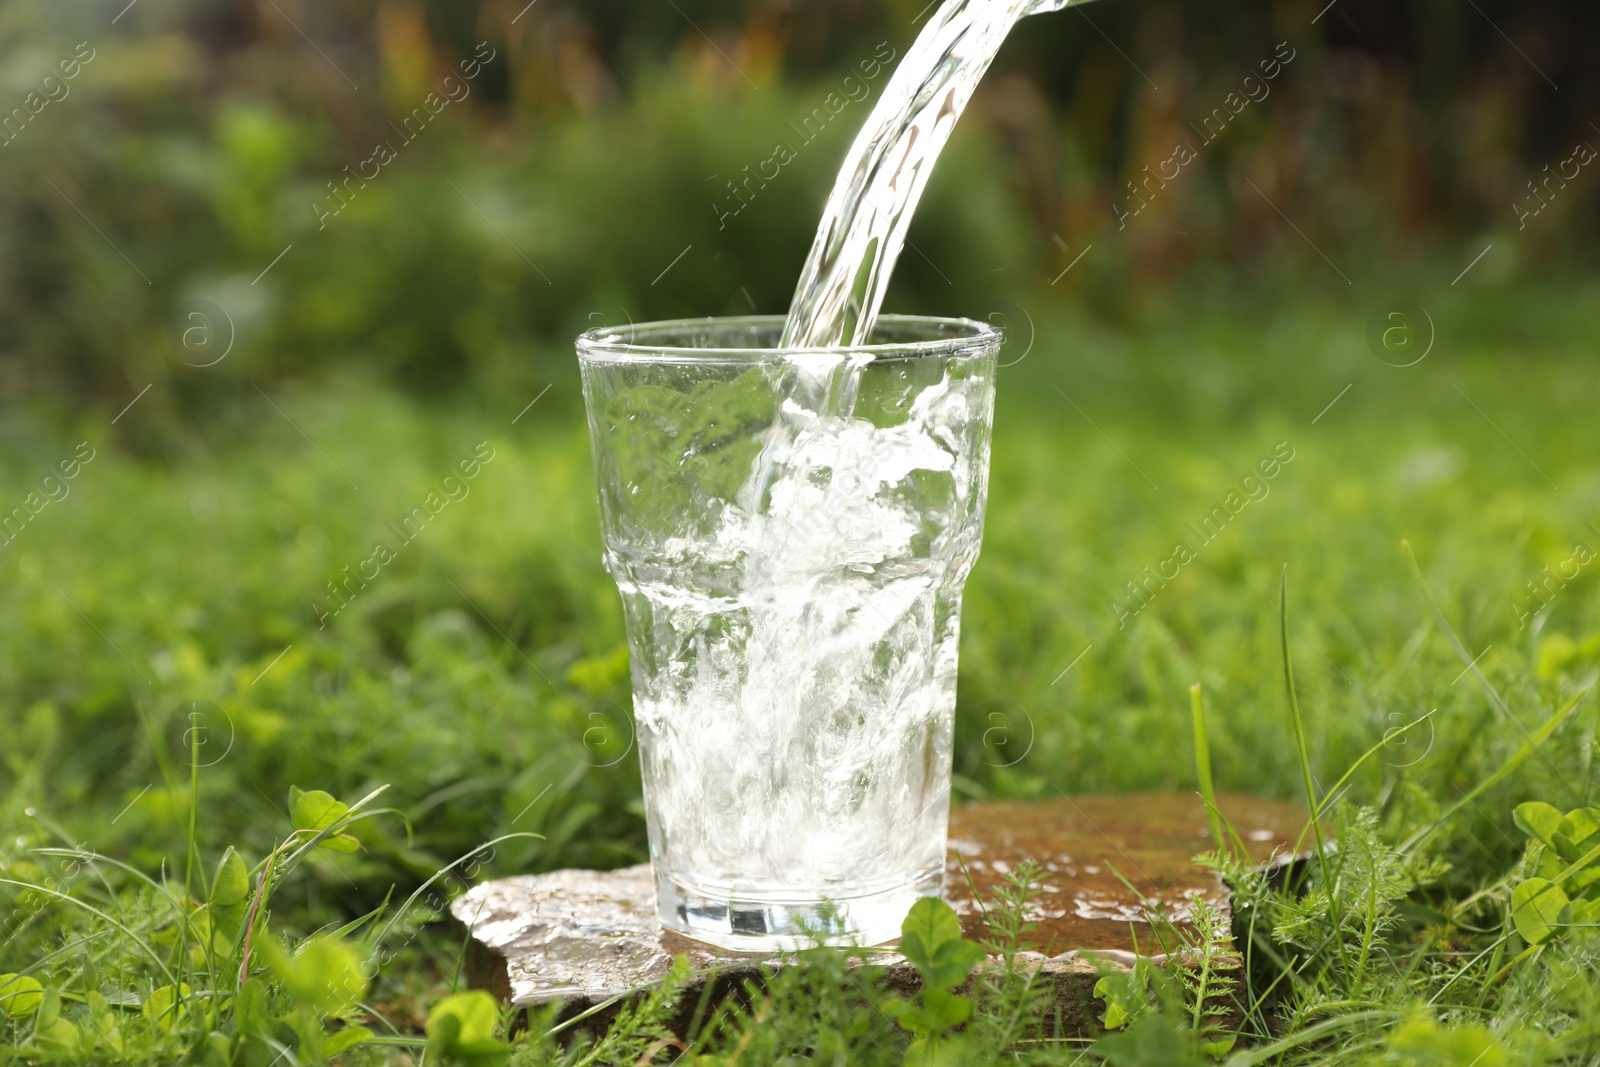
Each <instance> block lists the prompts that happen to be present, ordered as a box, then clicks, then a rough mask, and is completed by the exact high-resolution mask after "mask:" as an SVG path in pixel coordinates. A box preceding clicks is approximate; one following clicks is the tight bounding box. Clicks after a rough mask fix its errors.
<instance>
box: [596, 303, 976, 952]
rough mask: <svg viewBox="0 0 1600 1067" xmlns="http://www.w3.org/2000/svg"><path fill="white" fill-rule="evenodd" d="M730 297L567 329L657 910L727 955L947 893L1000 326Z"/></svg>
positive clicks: (895, 922)
mask: <svg viewBox="0 0 1600 1067" xmlns="http://www.w3.org/2000/svg"><path fill="white" fill-rule="evenodd" d="M782 329H783V320H782V319H781V318H777V317H765V316H751V317H741V318H725V319H691V320H682V321H676V322H658V323H650V324H644V325H629V326H620V327H608V328H605V329H600V330H593V331H591V332H589V333H586V334H584V335H583V336H581V337H579V338H578V341H577V349H578V358H579V362H580V365H581V368H582V373H583V392H584V400H585V403H586V406H587V409H588V416H589V432H590V439H591V443H592V445H593V452H594V469H595V482H596V485H597V488H598V491H599V503H600V517H601V526H602V531H603V536H604V542H605V552H604V559H605V564H606V567H607V569H608V570H609V571H610V573H611V575H612V576H613V577H614V578H615V579H616V582H617V587H618V589H619V590H620V591H621V594H622V602H623V611H624V619H625V625H626V627H627V632H628V647H629V652H630V657H631V666H632V680H633V701H634V713H635V718H636V720H637V736H638V740H639V756H640V760H641V764H642V768H643V782H644V806H645V817H646V821H647V823H648V827H649V836H650V859H651V863H652V865H653V869H654V875H655V885H656V905H657V908H658V911H659V913H660V917H661V923H662V925H663V926H664V927H666V928H667V929H669V930H673V931H676V932H678V933H681V934H685V935H688V936H690V937H694V938H698V939H700V940H702V941H707V942H710V943H712V944H715V945H719V946H721V947H723V948H728V949H734V950H747V951H760V952H765V951H771V950H775V949H787V948H793V947H798V946H800V945H803V944H806V943H811V942H814V941H816V940H823V941H827V942H830V943H842V942H854V943H858V944H876V943H880V942H883V941H888V940H891V939H893V938H894V937H896V936H898V934H899V929H900V923H901V921H902V920H903V919H904V917H905V913H906V911H907V909H908V908H909V907H910V906H911V904H912V903H913V902H915V900H916V899H917V898H918V897H920V896H926V895H930V894H937V893H938V892H939V890H940V888H941V886H942V881H943V876H944V859H945V830H946V818H947V815H948V810H949V804H950V744H951V730H952V720H953V717H954V711H955V695H956V653H957V646H958V643H959V637H960V617H961V588H962V583H963V582H965V580H966V578H967V575H968V573H969V572H970V571H971V569H972V565H973V563H974V561H975V560H976V559H977V555H978V545H979V542H980V540H981V538H982V534H983V512H984V502H985V497H986V493H987V485H988V471H989V437H990V429H991V425H992V421H993V407H994V374H995V354H996V352H997V351H998V349H999V346H1000V341H1001V335H1000V332H999V331H998V330H996V329H995V328H994V327H992V326H989V325H987V324H985V323H981V322H974V321H970V320H965V319H947V318H923V317H910V316H893V315H886V316H883V317H882V319H881V320H880V322H879V323H878V326H877V328H876V331H875V333H874V334H873V336H872V337H870V338H869V339H868V340H869V343H868V344H865V345H861V346H858V347H851V348H837V349H789V350H785V349H782V348H779V347H777V345H778V343H779V338H780V336H781V334H782Z"/></svg>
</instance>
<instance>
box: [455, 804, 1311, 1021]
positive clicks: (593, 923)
mask: <svg viewBox="0 0 1600 1067" xmlns="http://www.w3.org/2000/svg"><path fill="white" fill-rule="evenodd" d="M1217 806H1218V807H1219V808H1220V809H1221V810H1222V812H1223V814H1224V815H1226V816H1227V818H1228V820H1229V821H1230V822H1231V823H1232V824H1233V827H1234V829H1235V831H1237V833H1238V834H1239V836H1240V838H1241V839H1243V841H1244V843H1245V846H1246V847H1247V848H1248V849H1249V851H1250V854H1251V857H1252V858H1253V859H1255V860H1256V862H1257V863H1259V864H1261V865H1262V866H1263V867H1282V866H1286V865H1288V864H1290V863H1293V862H1295V861H1296V860H1299V859H1302V858H1304V852H1301V853H1300V854H1296V853H1295V852H1294V849H1295V848H1296V847H1297V845H1299V847H1301V848H1302V849H1303V848H1304V847H1305V846H1304V845H1303V843H1301V842H1300V836H1301V832H1302V830H1303V829H1304V828H1305V826H1306V811H1305V809H1304V808H1303V807H1300V806H1299V805H1295V804H1289V803H1285V802H1282V801H1276V800H1267V799H1263V798H1260V797H1247V796H1239V795H1231V794H1224V795H1222V796H1219V797H1218V798H1217ZM1211 847H1212V843H1211V830H1210V826H1209V824H1208V822H1207V819H1206V811H1205V804H1204V803H1203V802H1202V801H1201V800H1200V798H1199V797H1198V796H1197V795H1194V794H1180V793H1141V794H1131V795H1126V796H1079V797H1064V798H1062V799H1059V800H1046V801H1034V802H1018V803H983V804H970V805H966V806H963V807H959V808H955V809H952V811H951V812H950V835H949V854H948V859H947V861H946V872H945V893H944V895H945V899H946V900H948V901H949V902H950V904H951V906H952V907H954V908H955V910H956V912H957V913H958V914H959V915H960V916H961V920H962V926H963V927H964V929H965V931H966V933H967V936H968V937H971V938H978V937H982V936H984V935H985V933H986V931H985V924H984V920H983V915H982V909H980V908H979V906H978V904H977V901H976V900H975V899H974V897H973V892H972V886H973V885H976V887H977V890H978V894H979V897H980V899H982V900H983V901H984V902H985V905H987V902H988V901H989V899H990V898H991V896H992V894H993V891H994V890H995V889H996V888H997V887H998V886H999V885H1000V883H1001V881H1002V880H1003V878H1004V877H1005V874H1006V873H1007V872H1008V871H1010V870H1012V869H1013V868H1014V867H1015V866H1016V865H1017V864H1019V863H1021V862H1022V861H1023V860H1025V859H1028V858H1032V859H1033V860H1034V861H1035V862H1036V863H1038V864H1039V866H1040V868H1041V873H1042V876H1043V877H1042V880H1041V888H1042V890H1043V892H1042V893H1041V894H1040V895H1039V897H1038V898H1037V900H1036V901H1035V904H1034V911H1033V913H1032V914H1031V915H1030V916H1029V918H1030V920H1031V921H1033V922H1035V923H1036V924H1037V926H1036V928H1035V929H1034V931H1033V932H1032V933H1031V934H1030V935H1029V938H1028V940H1029V942H1030V943H1031V945H1032V947H1033V948H1035V949H1036V950H1037V951H1036V952H1031V953H1029V958H1030V959H1031V960H1032V961H1034V962H1036V963H1037V964H1038V965H1039V966H1040V967H1041V968H1042V970H1043V973H1044V976H1045V977H1046V978H1047V979H1048V980H1049V983H1050V984H1051V985H1052V986H1053V987H1054V989H1055V992H1056V994H1057V995H1056V1000H1057V1002H1058V1004H1059V1005H1060V1006H1061V1007H1063V1008H1064V1009H1068V1010H1066V1011H1064V1012H1063V1015H1064V1016H1065V1017H1066V1018H1068V1020H1069V1022H1070V1023H1072V1024H1073V1025H1079V1024H1080V1023H1081V1028H1083V1029H1085V1030H1087V1029H1092V1027H1091V1026H1090V1024H1089V1022H1088V1019H1089V1015H1088V1012H1087V1011H1086V1010H1078V1009H1082V1008H1086V1006H1087V1005H1089V1003H1090V996H1089V991H1090V990H1091V989H1092V988H1093V985H1094V982H1095V981H1096V980H1097V978H1098V974H1099V971H1098V969H1097V966H1096V962H1095V961H1096V960H1099V961H1103V962H1110V963H1124V964H1131V963H1132V962H1133V960H1134V958H1135V957H1134V952H1135V938H1137V945H1138V949H1139V950H1141V951H1142V952H1144V954H1146V955H1151V954H1152V949H1153V948H1154V947H1155V946H1157V944H1158V938H1157V935H1156V928H1155V926H1153V925H1152V923H1151V921H1150V920H1151V918H1152V917H1153V916H1152V915H1151V912H1152V910H1154V911H1157V912H1158V913H1159V915H1160V916H1162V917H1164V919H1165V920H1166V921H1170V922H1172V923H1174V924H1176V925H1178V926H1179V927H1180V928H1181V927H1182V926H1184V924H1185V921H1186V919H1187V917H1188V915H1189V911H1190V908H1192V907H1193V904H1194V901H1195V900H1196V899H1197V898H1203V899H1205V900H1207V901H1209V902H1210V903H1211V904H1212V905H1213V906H1215V907H1216V908H1218V909H1219V911H1220V912H1221V913H1222V915H1223V917H1224V918H1225V919H1226V918H1228V917H1229V916H1230V911H1229V907H1228V893H1227V889H1226V887H1225V886H1224V885H1223V884H1222V883H1221V881H1220V880H1219V879H1218V878H1217V877H1216V876H1215V875H1214V874H1212V873H1211V872H1210V871H1208V870H1206V869H1204V868H1202V867H1200V866H1198V865H1196V864H1195V863H1194V861H1193V857H1194V856H1195V855H1196V854H1197V853H1200V852H1204V851H1207V850H1208V849H1210V848H1211ZM1119 876H1120V877H1119ZM1124 879H1125V880H1126V882H1127V884H1124ZM1129 886H1132V889H1130V888H1129ZM654 892H655V884H654V880H653V879H652V877H651V873H650V866H649V865H648V864H640V865H638V866H635V867H624V868H622V869H620V870H614V871H582V870H567V871H554V872H552V873H550V874H537V875H522V876H519V877H513V878H503V879H500V880H499V881H494V882H487V883H484V884H483V885H479V886H476V887H475V888H473V889H471V890H470V891H468V892H467V893H465V894H463V895H462V896H460V897H458V898H456V900H455V901H454V902H453V903H452V904H451V906H450V910H451V913H452V915H453V916H454V917H455V919H456V920H457V921H458V922H459V923H461V924H462V925H463V926H464V927H465V928H466V930H467V931H468V932H469V934H470V940H469V942H468V952H467V977H468V981H469V982H470V984H471V985H473V986H474V987H476V988H480V989H487V990H488V991H490V992H492V993H494V994H495V995H497V996H498V997H500V998H501V999H502V1000H505V1001H508V1002H510V1003H511V1004H513V1005H519V1006H526V1005H531V1004H542V1003H545V1002H547V1001H550V1000H554V999H560V1000H563V1001H566V1002H567V1009H566V1010H565V1011H564V1012H563V1014H564V1015H574V1014H577V1013H579V1012H582V1011H584V1010H586V1009H587V1008H589V1007H591V1006H593V1005H595V1004H598V1003H600V1002H601V1001H604V1000H607V999H609V998H611V997H613V996H616V995H617V994H620V993H625V992H628V991H630V990H634V989H638V988H641V987H643V986H646V985H649V984H650V983H652V982H654V981H656V980H658V979H659V978H661V976H662V975H664V974H665V973H666V971H667V969H668V967H669V966H670V965H671V963H672V960H673V957H674V956H677V955H686V956H688V957H689V960H690V963H691V964H692V965H693V966H694V968H695V970H696V971H713V970H714V971H716V972H717V975H716V979H715V981H716V983H717V985H718V986H719V987H722V988H726V989H733V988H737V987H738V985H739V984H740V983H741V982H742V981H743V980H744V979H745V978H748V977H756V976H759V973H760V970H759V969H760V967H761V966H762V965H763V964H769V965H771V964H776V963H778V962H779V960H778V958H777V957H776V956H774V955H772V954H770V953H769V954H745V953H737V952H728V951H725V950H723V949H720V948H717V947H715V946H712V945H707V944H704V943H702V942H699V941H694V940H691V939H689V938H685V937H680V936H679V935H677V934H673V933H670V932H666V931H663V930H662V929H661V927H660V925H659V924H658V923H657V921H656V910H655V899H654ZM1091 956H1092V957H1093V959H1091V958H1090V957H1091ZM872 962H874V963H881V964H883V965H885V966H887V967H888V968H889V975H888V978H889V981H890V983H891V984H892V985H907V984H909V985H910V986H911V987H913V988H914V983H915V972H914V971H913V970H912V969H911V968H910V967H909V965H907V964H906V963H905V961H904V960H903V959H902V958H901V957H900V956H898V955H896V954H894V952H893V950H892V949H885V950H884V951H883V952H882V953H880V954H876V955H875V957H874V959H873V961H872ZM900 972H904V973H900ZM686 999H692V996H691V997H690V998H686Z"/></svg>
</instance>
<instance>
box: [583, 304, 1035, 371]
mask: <svg viewBox="0 0 1600 1067" xmlns="http://www.w3.org/2000/svg"><path fill="white" fill-rule="evenodd" d="M783 322H784V316H782V315H727V316H711V315H708V316H705V317H703V318H691V319H664V320H661V321H659V322H640V323H632V322H630V323H628V324H627V325H625V326H602V327H600V328H598V329H594V330H587V331H585V332H584V333H581V334H579V335H578V339H577V350H578V358H579V359H580V360H583V361H586V362H594V363H687V364H706V365H713V364H720V365H726V364H729V363H739V362H744V363H782V362H785V361H787V360H790V359H792V358H794V357H795V356H798V355H812V354H817V353H836V354H839V355H863V354H864V355H870V356H872V357H873V358H874V360H884V361H888V360H906V359H932V358H938V357H951V356H962V355H979V354H981V353H983V352H985V351H994V350H998V349H999V347H1000V343H1001V341H1003V340H1004V338H1005V331H1004V330H1002V329H1001V328H1000V327H998V326H995V325H993V324H992V323H987V322H981V321H979V320H977V319H967V318H959V317H951V316H941V315H880V316H878V326H879V327H883V326H922V327H936V328H945V329H948V330H955V331H959V332H956V333H951V334H949V335H946V336H933V337H929V338H927V339H925V340H917V341H891V342H884V343H878V344H866V345H837V346H829V347H822V348H757V347H751V346H748V345H732V346H729V347H726V348H722V347H718V348H706V347H696V346H691V345H682V344H670V343H651V342H650V341H648V340H645V339H644V337H645V336H648V335H649V334H656V335H660V336H661V337H663V339H664V340H668V341H670V340H671V339H672V338H674V337H679V338H681V337H682V336H683V335H686V334H689V333H692V332H693V331H696V330H704V329H705V328H706V327H707V326H714V327H719V328H732V329H738V328H740V327H745V328H749V327H759V326H766V327H780V328H781V327H782V325H783Z"/></svg>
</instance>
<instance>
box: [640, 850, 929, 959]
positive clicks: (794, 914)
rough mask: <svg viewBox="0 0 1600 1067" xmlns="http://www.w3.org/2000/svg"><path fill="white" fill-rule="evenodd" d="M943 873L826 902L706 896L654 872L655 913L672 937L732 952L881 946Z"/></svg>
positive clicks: (897, 934)
mask: <svg viewBox="0 0 1600 1067" xmlns="http://www.w3.org/2000/svg"><path fill="white" fill-rule="evenodd" d="M943 887H944V870H943V868H939V869H935V870H933V871H929V872H927V873H926V874H925V875H924V876H923V877H922V878H920V879H918V880H916V881H914V882H912V883H910V884H907V885H902V886H896V887H894V888H892V889H887V890H880V891H878V892H875V893H871V894H867V895H864V896H856V897H841V898H838V899H829V900H814V899H813V900H794V899H772V900H760V899H756V898H753V897H734V898H730V897H726V896H720V895H716V896H713V895H710V894H707V893H704V892H701V891H699V890H695V889H690V888H689V887H687V886H684V885H682V884H680V883H678V882H676V881H674V880H673V879H672V878H671V877H670V876H669V875H667V874H665V873H663V872H661V871H657V872H656V911H657V913H658V914H659V915H660V917H661V925H662V926H664V927H665V928H666V929H668V930H671V931H672V932H674V933H678V934H682V935H683V936H685V937H692V938H694V939H695V940H697V941H705V942H707V943H708V944H712V945H716V946H717V947H718V948H723V949H729V950H731V951H733V952H789V951H794V950H797V949H803V948H811V947H813V946H816V945H818V944H824V945H862V946H865V945H881V944H884V943H885V942H889V941H895V940H897V939H898V938H899V937H900V926H901V924H902V923H903V922H905V918H906V912H908V911H910V910H911V905H912V904H914V903H916V901H917V898H919V897H936V896H938V895H939V894H940V892H941V890H942V889H943Z"/></svg>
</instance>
